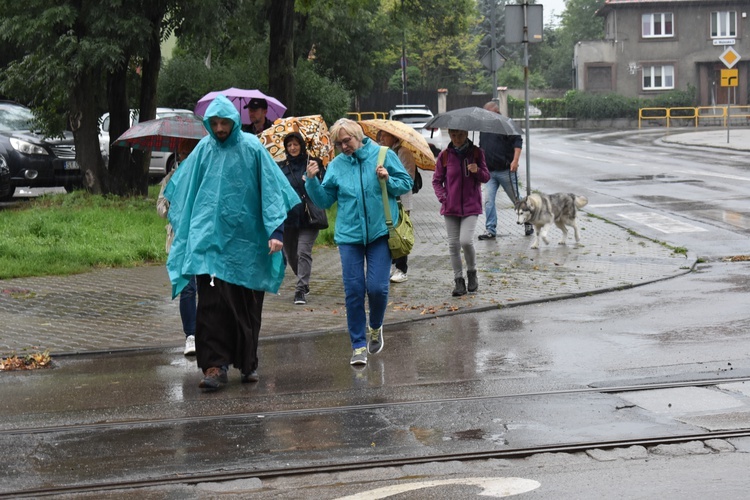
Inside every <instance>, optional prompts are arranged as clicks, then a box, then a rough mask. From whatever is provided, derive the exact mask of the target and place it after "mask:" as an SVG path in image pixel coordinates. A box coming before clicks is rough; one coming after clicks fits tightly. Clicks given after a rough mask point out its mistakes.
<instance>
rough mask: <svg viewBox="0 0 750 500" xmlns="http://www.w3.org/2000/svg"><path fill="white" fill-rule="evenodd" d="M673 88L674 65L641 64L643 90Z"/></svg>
mask: <svg viewBox="0 0 750 500" xmlns="http://www.w3.org/2000/svg"><path fill="white" fill-rule="evenodd" d="M673 88H674V66H672V65H668V64H665V65H661V66H645V65H644V66H643V90H665V89H673Z"/></svg>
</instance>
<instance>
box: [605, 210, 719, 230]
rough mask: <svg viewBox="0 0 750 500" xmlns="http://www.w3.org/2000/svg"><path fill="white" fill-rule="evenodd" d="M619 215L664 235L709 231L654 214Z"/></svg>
mask: <svg viewBox="0 0 750 500" xmlns="http://www.w3.org/2000/svg"><path fill="white" fill-rule="evenodd" d="M617 215H619V216H620V217H622V218H624V219H629V220H632V221H635V222H638V223H640V224H643V225H644V226H648V227H650V228H652V229H656V230H657V231H661V232H662V233H667V234H670V233H697V232H701V231H707V229H703V228H702V227H698V226H693V225H692V224H688V223H686V222H681V221H678V220H677V219H672V218H671V217H667V216H665V215H661V214H657V213H654V212H635V213H630V214H617Z"/></svg>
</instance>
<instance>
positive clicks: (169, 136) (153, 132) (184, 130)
mask: <svg viewBox="0 0 750 500" xmlns="http://www.w3.org/2000/svg"><path fill="white" fill-rule="evenodd" d="M206 135H208V131H207V130H206V127H205V126H204V125H203V122H202V121H201V120H200V118H198V117H197V116H195V115H176V116H167V117H164V118H157V119H155V120H148V121H145V122H140V123H136V124H135V125H133V126H132V127H130V128H129V129H128V130H126V131H125V133H124V134H122V135H121V136H120V137H118V138H117V139H116V140H115V142H114V143H113V145H115V146H123V147H129V148H134V149H143V150H145V151H177V148H178V146H179V145H180V141H181V140H182V139H196V140H200V139H201V138H203V137H204V136H206Z"/></svg>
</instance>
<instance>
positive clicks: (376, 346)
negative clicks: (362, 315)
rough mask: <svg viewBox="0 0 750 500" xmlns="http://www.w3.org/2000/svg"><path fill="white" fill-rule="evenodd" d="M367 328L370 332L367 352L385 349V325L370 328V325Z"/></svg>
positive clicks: (371, 352) (377, 351)
mask: <svg viewBox="0 0 750 500" xmlns="http://www.w3.org/2000/svg"><path fill="white" fill-rule="evenodd" d="M367 329H368V330H369V332H370V338H369V340H368V341H367V352H369V353H370V354H377V353H379V352H380V351H382V350H383V344H384V342H383V325H380V328H370V327H369V326H368V327H367Z"/></svg>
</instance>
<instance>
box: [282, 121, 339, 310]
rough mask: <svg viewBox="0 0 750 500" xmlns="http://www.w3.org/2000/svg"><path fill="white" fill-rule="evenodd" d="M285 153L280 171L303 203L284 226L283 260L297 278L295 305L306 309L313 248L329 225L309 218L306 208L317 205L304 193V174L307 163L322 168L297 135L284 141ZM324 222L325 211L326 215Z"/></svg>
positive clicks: (326, 222)
mask: <svg viewBox="0 0 750 500" xmlns="http://www.w3.org/2000/svg"><path fill="white" fill-rule="evenodd" d="M284 150H285V151H286V160H284V161H282V162H281V163H279V166H280V167H281V171H282V172H284V175H286V178H287V180H288V181H289V184H290V185H291V186H292V188H294V190H295V191H296V192H297V195H299V197H300V199H301V200H302V203H300V204H299V205H295V207H294V208H292V209H291V210H290V211H289V213H288V214H287V217H286V222H284V248H283V251H284V256H285V257H286V260H287V262H288V263H289V265H290V266H291V268H292V271H293V272H294V274H295V275H296V276H297V289H296V291H295V292H294V303H295V304H297V305H304V304H306V303H307V299H306V297H305V296H306V295H307V294H308V293H309V292H310V273H311V272H312V248H313V244H314V243H315V240H316V239H317V238H318V231H319V230H320V229H323V228H325V227H328V221H327V219H326V220H325V223H324V224H320V223H317V224H312V223H311V222H310V216H309V214H308V212H307V210H306V209H305V206H306V205H314V204H313V202H312V200H310V198H308V196H307V191H305V178H304V176H305V171H306V169H307V162H308V161H309V160H314V161H316V162H318V164H319V165H320V166H321V167H322V162H321V161H320V160H319V159H318V158H310V157H309V155H308V153H307V148H306V147H305V140H304V139H303V138H302V136H301V135H300V134H299V133H297V132H292V133H291V134H288V135H287V136H286V137H284ZM323 172H324V171H323V169H322V168H321V169H320V171H319V172H318V176H319V178H320V179H322V178H323ZM323 218H324V219H325V211H323Z"/></svg>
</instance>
